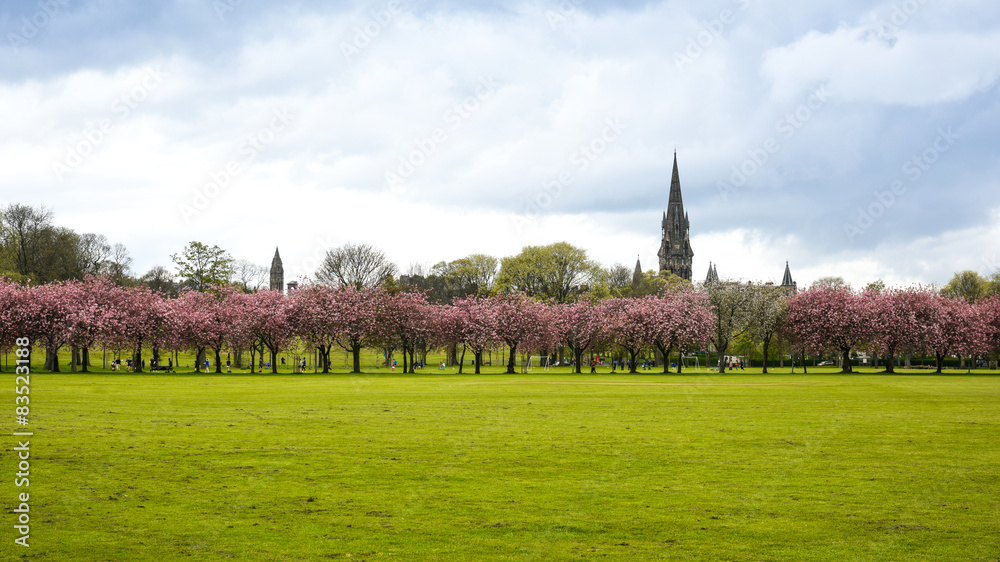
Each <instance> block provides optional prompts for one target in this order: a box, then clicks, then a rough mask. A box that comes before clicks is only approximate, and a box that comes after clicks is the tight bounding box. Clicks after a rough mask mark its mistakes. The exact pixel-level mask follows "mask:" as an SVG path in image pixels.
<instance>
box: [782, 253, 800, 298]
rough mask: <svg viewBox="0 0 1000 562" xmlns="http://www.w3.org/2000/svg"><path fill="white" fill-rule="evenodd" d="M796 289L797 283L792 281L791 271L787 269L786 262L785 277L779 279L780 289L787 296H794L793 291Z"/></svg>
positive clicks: (786, 263)
mask: <svg viewBox="0 0 1000 562" xmlns="http://www.w3.org/2000/svg"><path fill="white" fill-rule="evenodd" d="M797 288H798V283H796V282H795V281H793V280H792V270H791V269H789V268H788V262H787V261H786V262H785V276H784V277H782V278H781V289H782V290H784V291H785V292H786V293H788V294H794V293H795V289H797Z"/></svg>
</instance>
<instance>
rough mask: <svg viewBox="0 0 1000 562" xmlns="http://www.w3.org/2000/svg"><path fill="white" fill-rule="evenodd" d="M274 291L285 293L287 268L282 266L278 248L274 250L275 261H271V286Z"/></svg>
mask: <svg viewBox="0 0 1000 562" xmlns="http://www.w3.org/2000/svg"><path fill="white" fill-rule="evenodd" d="M270 289H271V290H272V291H281V292H284V291H285V268H284V267H282V266H281V255H280V254H278V248H277V247H275V248H274V259H272V260H271V284H270Z"/></svg>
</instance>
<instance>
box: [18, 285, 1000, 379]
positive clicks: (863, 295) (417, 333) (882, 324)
mask: <svg viewBox="0 0 1000 562" xmlns="http://www.w3.org/2000/svg"><path fill="white" fill-rule="evenodd" d="M727 287H728V289H732V290H733V291H735V290H736V289H740V290H744V289H745V288H746V287H747V286H741V285H739V284H729V285H725V286H724V285H719V286H718V287H714V288H710V289H709V290H703V289H695V288H691V287H679V288H673V289H669V290H667V291H665V292H663V293H661V294H659V295H652V296H645V297H636V298H613V299H606V300H603V301H599V302H589V301H580V302H576V303H571V304H559V305H556V304H551V303H544V302H539V301H537V300H534V299H531V298H529V297H527V296H525V295H523V294H513V295H504V294H501V295H496V296H490V297H475V296H470V297H467V298H464V299H462V298H459V299H455V300H454V301H453V302H452V304H449V305H435V304H431V303H429V302H428V301H427V298H426V297H425V295H424V294H423V293H420V292H405V291H402V292H401V291H392V290H388V289H384V288H378V289H358V288H355V287H353V286H345V287H330V286H324V285H307V286H305V287H303V288H301V289H298V290H296V291H292V292H290V293H289V294H288V295H287V296H286V295H283V294H282V293H280V292H276V291H260V292H256V293H243V292H240V291H239V290H237V289H236V288H233V287H212V288H210V289H209V290H206V291H202V292H198V291H187V292H184V293H183V294H181V295H180V296H179V297H178V298H174V299H164V298H162V297H161V296H160V295H158V294H156V293H153V292H151V291H149V289H147V288H144V287H131V288H125V287H121V286H118V285H115V284H113V283H111V282H110V281H109V280H107V279H105V278H101V277H88V278H86V279H85V280H83V281H64V282H56V283H49V284H46V285H38V286H30V287H23V286H20V285H17V284H14V283H11V282H8V281H6V280H3V279H0V342H2V345H4V346H7V347H6V349H9V348H10V346H11V345H12V343H13V342H14V341H15V339H16V338H21V337H28V338H29V339H30V341H32V342H34V345H36V346H40V347H41V348H42V349H44V350H45V354H46V361H45V368H46V369H48V370H51V371H59V370H60V365H59V359H58V357H59V351H60V350H61V349H65V348H66V347H70V348H72V350H73V353H72V357H73V364H74V368H75V367H76V365H80V366H81V368H82V370H84V371H86V370H87V366H88V365H89V363H90V362H89V351H90V349H91V348H93V347H94V346H95V345H97V344H98V343H100V344H103V345H104V346H105V347H108V348H111V349H121V350H128V353H129V356H131V357H132V360H133V365H134V366H135V368H136V369H137V370H141V369H142V367H143V361H142V353H143V350H144V349H148V350H150V351H151V352H152V360H153V362H155V363H157V364H162V363H161V361H160V358H159V355H160V352H161V350H167V351H182V350H190V351H193V352H194V353H195V354H196V355H197V356H198V357H203V356H208V355H209V354H211V355H214V359H215V361H214V363H215V371H216V372H221V367H222V365H221V363H222V354H223V353H225V352H227V351H233V352H236V353H237V356H238V357H242V355H243V353H246V352H249V354H250V366H251V371H253V370H254V369H255V368H256V365H257V364H258V358H259V359H261V360H263V359H264V358H265V356H267V355H269V356H270V363H271V369H272V372H277V368H278V365H277V361H276V358H277V356H278V354H279V353H281V352H283V351H289V350H291V349H293V348H295V349H298V348H299V346H300V344H304V345H305V346H307V347H308V348H310V349H316V350H317V352H318V354H319V356H320V358H321V363H320V364H321V365H322V366H323V371H324V372H329V368H330V353H331V351H332V350H333V349H336V348H342V349H344V350H346V351H347V352H349V353H350V354H351V356H352V358H353V371H354V372H360V370H361V352H362V350H363V349H365V348H376V349H385V350H389V351H392V350H400V351H401V354H402V359H403V368H404V370H405V371H407V372H413V369H414V365H415V363H416V362H417V359H416V354H417V351H418V350H426V349H427V348H434V347H437V348H444V349H452V350H457V348H458V346H461V348H462V360H461V362H460V364H464V355H465V353H466V352H468V353H471V354H472V355H473V357H474V358H475V361H474V364H475V371H476V373H479V372H480V368H481V366H482V364H483V355H484V353H486V352H489V351H490V350H494V349H498V348H503V349H506V350H507V351H508V352H509V355H508V357H509V359H508V361H507V372H508V373H514V372H515V368H516V363H515V361H516V357H517V354H518V353H531V352H541V353H552V352H553V351H554V350H555V349H557V348H563V349H567V350H569V351H570V352H571V353H572V356H573V359H574V364H575V365H576V369H577V372H580V370H581V369H580V367H581V365H583V364H585V358H584V356H585V354H588V353H594V352H602V351H606V350H609V349H615V350H617V352H618V353H620V355H621V356H623V357H625V358H626V359H628V363H629V365H630V367H631V369H632V371H633V372H634V371H635V365H636V363H637V359H638V357H639V356H640V355H641V354H643V353H647V352H649V351H651V350H656V351H658V352H659V354H660V356H661V357H664V358H666V357H670V355H671V353H674V352H677V353H681V354H683V353H686V352H691V351H694V350H699V349H704V348H706V347H707V346H708V345H710V344H713V345H715V347H716V350H717V351H718V352H719V353H721V354H724V353H725V349H726V347H727V346H728V338H730V337H731V336H732V335H733V334H734V333H737V332H739V331H741V330H743V331H745V330H746V329H747V326H752V325H759V330H758V331H759V332H760V334H759V335H758V336H757V337H758V338H763V341H764V345H765V347H766V345H767V342H769V341H770V339H771V338H773V337H780V338H782V339H784V340H785V341H788V342H791V343H792V344H793V346H795V347H796V348H797V349H798V350H799V351H800V352H804V353H809V354H813V355H818V354H822V353H826V352H835V353H838V354H841V355H842V356H843V359H844V361H843V364H844V369H845V371H847V372H850V370H851V367H850V353H851V352H852V351H856V350H861V349H866V350H870V351H874V352H877V353H878V354H880V355H881V356H883V357H884V358H885V359H886V361H885V364H886V370H887V371H889V372H892V370H893V358H894V357H896V356H898V355H900V354H927V355H934V356H935V357H936V358H937V363H938V370H939V371H940V369H941V367H942V364H943V360H944V358H945V357H946V356H948V355H952V354H958V355H961V356H965V357H971V356H982V355H987V354H989V353H991V352H992V351H994V350H996V349H998V348H1000V298H997V297H994V298H992V299H989V300H983V301H980V302H977V303H975V304H970V303H967V302H965V301H963V300H958V299H949V298H946V297H943V296H941V295H940V294H939V293H938V292H937V291H936V290H933V289H929V288H920V287H917V288H910V289H888V290H879V291H876V290H870V291H865V292H855V291H852V290H850V289H849V288H831V287H827V286H820V287H814V288H812V289H809V290H807V291H803V292H800V293H798V294H795V295H792V296H791V297H790V298H788V299H787V301H786V300H785V299H784V297H781V298H780V299H777V298H775V299H772V298H767V299H765V298H762V297H761V296H760V295H757V296H755V297H754V298H749V297H748V298H746V299H729V300H720V299H715V300H718V302H720V303H723V304H722V305H713V304H712V302H713V300H712V298H711V295H712V294H713V293H712V291H713V290H715V291H716V292H718V291H720V290H722V289H726V288H727ZM741 287H742V288H741ZM728 289H727V290H728ZM756 293H760V294H761V295H763V294H765V293H766V295H770V296H774V295H783V294H784V293H779V292H777V290H776V289H774V288H770V287H764V288H758V290H757V291H756ZM756 293H754V294H756ZM730 301H731V302H730ZM743 301H746V303H751V304H746V303H743V304H740V303H742V302H743ZM726 303H728V304H726ZM753 303H758V304H757V305H754V306H751V305H752V304H753ZM761 303H763V304H761ZM723 305H724V306H723ZM726 306H728V307H729V308H732V309H733V310H723V308H724V307H726ZM740 307H742V308H745V309H746V311H744V313H741V314H737V313H736V312H735V311H736V309H737V308H740ZM741 316H742V317H754V318H757V319H758V321H757V322H756V323H751V322H749V321H743V320H741V321H740V322H736V321H735V320H733V319H737V318H738V317H741ZM765 317H766V318H768V319H773V321H771V320H769V321H768V322H760V321H759V319H760V318H765ZM723 319H730V320H727V321H726V322H723ZM740 323H742V324H745V326H742V327H741V326H738V324H740ZM734 326H736V327H734ZM77 352H79V354H78V353H77ZM765 353H766V349H765ZM199 363H200V362H199ZM668 364H669V360H665V361H663V368H664V371H666V369H667V365H668ZM680 364H681V362H680V361H678V371H680ZM200 366H201V365H200V364H198V365H197V366H196V368H200Z"/></svg>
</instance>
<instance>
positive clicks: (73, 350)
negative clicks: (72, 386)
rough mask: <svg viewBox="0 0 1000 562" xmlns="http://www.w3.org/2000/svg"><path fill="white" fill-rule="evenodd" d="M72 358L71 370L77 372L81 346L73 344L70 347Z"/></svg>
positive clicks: (70, 360) (70, 361)
mask: <svg viewBox="0 0 1000 562" xmlns="http://www.w3.org/2000/svg"><path fill="white" fill-rule="evenodd" d="M69 354H70V359H69V370H70V372H71V373H75V372H76V366H77V365H79V364H80V348H79V347H77V346H75V345H74V346H73V347H72V348H71V349H70V353H69Z"/></svg>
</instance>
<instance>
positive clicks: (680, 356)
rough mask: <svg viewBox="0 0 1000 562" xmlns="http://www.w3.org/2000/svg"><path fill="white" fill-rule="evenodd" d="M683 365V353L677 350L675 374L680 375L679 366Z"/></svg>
mask: <svg viewBox="0 0 1000 562" xmlns="http://www.w3.org/2000/svg"><path fill="white" fill-rule="evenodd" d="M683 363H684V352H683V351H681V350H680V349H678V350H677V374H678V375H679V374H681V365H682V364H683Z"/></svg>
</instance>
